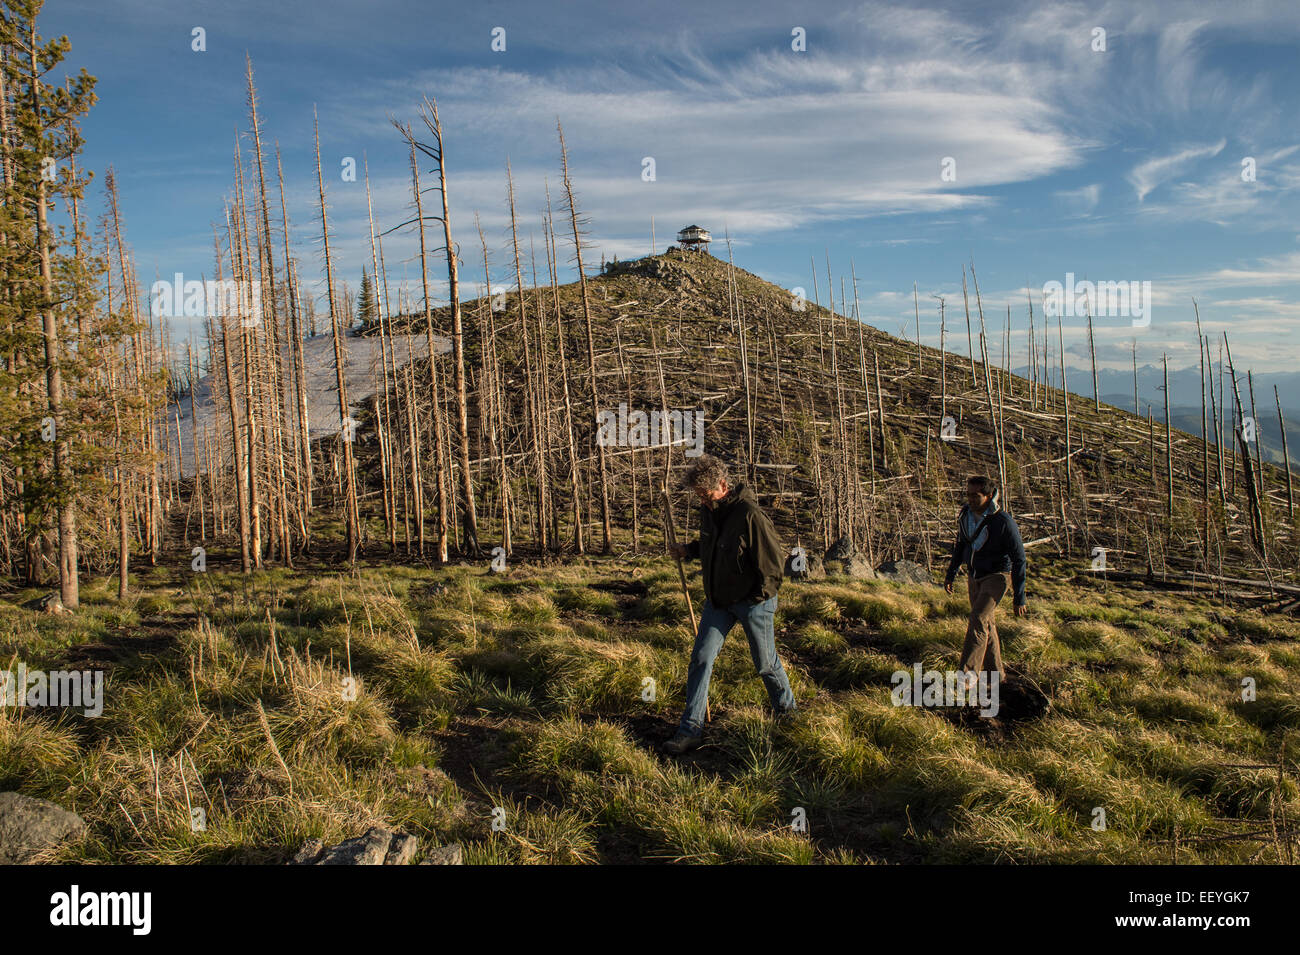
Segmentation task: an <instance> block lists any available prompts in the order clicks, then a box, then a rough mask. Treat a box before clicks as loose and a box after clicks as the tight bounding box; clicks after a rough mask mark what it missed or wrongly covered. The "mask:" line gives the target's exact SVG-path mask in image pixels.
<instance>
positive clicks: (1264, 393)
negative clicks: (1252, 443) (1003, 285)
mask: <svg viewBox="0 0 1300 955" xmlns="http://www.w3.org/2000/svg"><path fill="white" fill-rule="evenodd" d="M1012 371H1013V372H1015V373H1016V374H1018V375H1024V374H1026V372H1027V368H1026V366H1024V365H1021V366H1020V367H1018V368H1013V369H1012ZM1054 372H1055V374H1054V375H1053V377H1052V378H1051V380H1050V383H1051V384H1053V385H1059V384H1060V369H1059V368H1058V369H1054ZM1066 374H1067V380H1068V381H1069V385H1070V394H1072V395H1078V396H1079V397H1081V398H1086V399H1089V400H1091V399H1092V370H1091V369H1090V368H1087V367H1083V368H1078V367H1073V366H1069V365H1067V366H1066ZM1206 374H1207V377H1208V378H1209V380H1210V383H1212V384H1213V385H1214V388H1215V401H1216V402H1217V401H1218V387H1219V378H1218V374H1219V366H1218V363H1217V362H1215V363H1214V365H1213V367H1212V369H1211V370H1208V371H1207V373H1206ZM1253 378H1254V385H1255V412H1256V413H1255V418H1256V432H1257V433H1258V435H1259V440H1260V449H1261V450H1262V452H1263V457H1264V460H1266V461H1272V462H1274V463H1277V464H1280V463H1281V461H1282V438H1281V432H1280V430H1279V428H1278V417H1277V399H1276V398H1275V397H1274V395H1273V388H1274V386H1276V387H1277V397H1278V398H1280V399H1281V401H1282V415H1283V417H1284V418H1285V419H1286V431H1287V437H1286V440H1287V452H1288V456H1289V457H1290V459H1291V463H1292V465H1293V466H1300V372H1292V371H1287V372H1266V373H1261V374H1256V375H1254V376H1253ZM1137 379H1138V380H1137V395H1138V407H1137V412H1138V414H1140V415H1142V416H1143V417H1145V416H1146V414H1147V411H1148V406H1149V408H1150V412H1151V417H1152V418H1153V419H1155V420H1156V421H1158V422H1160V423H1161V424H1163V423H1164V420H1165V397H1164V369H1163V368H1162V367H1160V366H1159V365H1150V364H1147V365H1139V366H1138V369H1137ZM1238 387H1239V388H1240V390H1241V400H1242V401H1243V402H1244V403H1245V405H1246V411H1245V413H1246V415H1247V416H1249V415H1250V389H1249V387H1248V382H1247V380H1246V376H1245V374H1244V372H1241V377H1240V378H1239V379H1238ZM1097 389H1098V391H1100V393H1101V400H1102V401H1103V402H1104V403H1106V404H1109V405H1114V406H1115V407H1117V408H1122V409H1124V410H1125V411H1133V410H1134V407H1133V372H1132V370H1128V371H1115V370H1102V369H1098V370H1097ZM1223 397H1224V403H1225V405H1226V407H1224V408H1220V409H1219V412H1220V418H1221V420H1222V422H1223V432H1224V440H1225V441H1227V440H1231V438H1232V422H1233V420H1234V415H1235V409H1234V407H1233V397H1232V382H1231V381H1230V380H1229V379H1228V375H1227V372H1226V370H1225V372H1224V375H1223ZM1207 401H1208V395H1207ZM1206 414H1207V415H1209V414H1210V406H1209V404H1208V403H1207V405H1206ZM1169 417H1170V423H1171V424H1172V425H1173V426H1174V427H1175V428H1179V429H1181V430H1183V431H1186V432H1187V433H1188V434H1192V435H1200V433H1201V371H1200V368H1198V367H1196V366H1192V367H1190V368H1180V369H1174V368H1170V369H1169ZM1210 440H1211V441H1213V440H1214V432H1213V428H1211V433H1210Z"/></svg>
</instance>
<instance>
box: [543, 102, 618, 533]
mask: <svg viewBox="0 0 1300 955" xmlns="http://www.w3.org/2000/svg"><path fill="white" fill-rule="evenodd" d="M556 128H557V129H558V130H559V134H560V163H561V169H562V172H563V177H564V194H565V197H566V198H567V200H568V203H569V222H570V224H571V225H572V227H573V254H574V259H575V261H576V262H577V266H578V285H579V288H580V291H581V293H582V319H583V323H584V325H585V327H586V331H587V375H588V378H589V380H590V383H591V427H592V434H593V440H592V443H593V444H595V445H596V460H597V462H598V463H599V466H600V520H601V526H602V530H603V532H604V546H603V547H602V551H603V552H604V553H606V554H608V553H610V552H611V551H612V550H613V534H612V530H611V528H610V521H609V465H608V463H607V462H606V460H605V447H604V445H602V444H601V443H600V442H599V441H596V440H595V439H594V435H595V427H596V422H597V420H599V414H600V390H599V385H598V384H597V381H596V344H595V341H594V340H593V338H592V333H591V304H590V301H589V300H588V297H587V276H586V273H585V272H584V271H583V268H582V235H581V233H580V232H579V231H578V209H577V206H576V205H575V203H574V198H573V181H572V180H571V179H570V178H569V153H568V149H567V148H566V147H565V145H564V128H563V127H562V126H560V124H559V123H558V122H557V123H556Z"/></svg>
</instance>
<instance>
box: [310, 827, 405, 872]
mask: <svg viewBox="0 0 1300 955" xmlns="http://www.w3.org/2000/svg"><path fill="white" fill-rule="evenodd" d="M418 847H419V840H418V839H416V838H415V836H412V835H409V834H407V833H404V832H393V831H392V830H391V829H382V828H380V827H379V826H372V827H370V828H369V829H367V830H366V831H365V833H364V834H363V835H360V836H357V837H356V838H354V839H345V840H343V841H342V842H340V843H339V844H338V845H336V846H324V845H322V843H321V841H320V840H319V839H308V840H307V841H306V842H305V843H303V846H302V848H301V849H299V850H298V852H297V854H295V855H294V857H293V860H292V861H291V863H290V864H291V865H407V864H409V863H410V861H411V860H412V859H414V858H415V851H416V849H417V848H418Z"/></svg>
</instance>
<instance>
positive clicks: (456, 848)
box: [420, 842, 465, 865]
mask: <svg viewBox="0 0 1300 955" xmlns="http://www.w3.org/2000/svg"><path fill="white" fill-rule="evenodd" d="M464 864H465V853H464V851H463V850H462V849H461V845H460V843H459V842H453V843H452V844H451V845H449V846H438V848H436V849H434V850H433V851H432V852H430V853H429V856H428V858H426V859H425V860H424V861H423V862H421V863H420V865H464Z"/></svg>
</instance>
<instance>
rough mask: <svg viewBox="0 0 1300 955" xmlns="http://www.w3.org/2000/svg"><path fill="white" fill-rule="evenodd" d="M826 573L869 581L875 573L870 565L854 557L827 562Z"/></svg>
mask: <svg viewBox="0 0 1300 955" xmlns="http://www.w3.org/2000/svg"><path fill="white" fill-rule="evenodd" d="M826 573H828V574H835V575H843V576H845V577H857V578H859V579H861V580H870V579H871V578H873V577H875V576H876V572H875V571H874V570H873V569H872V567H871V565H870V564H869V563H867V562H866V561H865V560H863V559H862V558H861V557H858V556H856V555H855V556H850V557H846V558H844V559H843V560H827V561H826Z"/></svg>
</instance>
